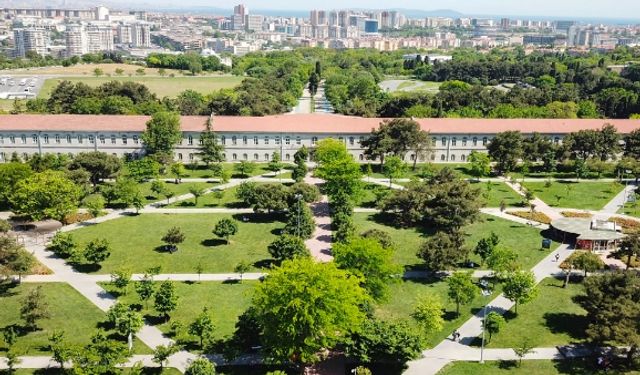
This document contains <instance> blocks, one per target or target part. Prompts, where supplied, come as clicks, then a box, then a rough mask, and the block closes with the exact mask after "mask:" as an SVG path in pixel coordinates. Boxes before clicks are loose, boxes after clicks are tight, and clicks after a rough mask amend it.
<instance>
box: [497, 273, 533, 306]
mask: <svg viewBox="0 0 640 375" xmlns="http://www.w3.org/2000/svg"><path fill="white" fill-rule="evenodd" d="M502 292H503V293H504V296H505V297H506V298H507V299H508V300H511V301H513V302H514V303H515V304H516V306H515V313H516V314H518V305H522V304H525V303H527V302H529V301H531V300H532V299H534V298H535V297H536V296H537V295H538V289H537V288H536V278H535V276H534V274H533V273H532V272H530V271H516V272H512V273H510V274H508V275H507V277H506V279H505V280H504V285H503V288H502Z"/></svg>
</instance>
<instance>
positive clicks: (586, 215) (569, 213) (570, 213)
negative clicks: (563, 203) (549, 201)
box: [560, 211, 593, 219]
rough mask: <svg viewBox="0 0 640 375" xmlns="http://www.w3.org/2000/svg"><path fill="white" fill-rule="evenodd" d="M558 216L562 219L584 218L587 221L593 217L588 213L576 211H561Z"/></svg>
mask: <svg viewBox="0 0 640 375" xmlns="http://www.w3.org/2000/svg"><path fill="white" fill-rule="evenodd" d="M560 214H561V215H562V216H564V217H577V218H584V219H589V218H591V217H593V214H590V213H588V212H578V211H562V212H560Z"/></svg>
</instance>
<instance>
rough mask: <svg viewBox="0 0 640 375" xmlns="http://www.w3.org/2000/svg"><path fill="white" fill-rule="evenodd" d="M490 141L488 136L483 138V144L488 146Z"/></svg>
mask: <svg viewBox="0 0 640 375" xmlns="http://www.w3.org/2000/svg"><path fill="white" fill-rule="evenodd" d="M488 142H489V139H488V138H487V137H484V138H482V145H483V146H486V145H487V143H488Z"/></svg>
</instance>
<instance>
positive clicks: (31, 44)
mask: <svg viewBox="0 0 640 375" xmlns="http://www.w3.org/2000/svg"><path fill="white" fill-rule="evenodd" d="M47 34H48V32H47V31H46V30H45V29H41V28H28V29H14V30H13V40H14V43H15V48H14V54H15V56H16V57H25V56H26V54H27V52H35V53H37V54H38V55H41V56H44V55H46V54H47V39H48V35H47Z"/></svg>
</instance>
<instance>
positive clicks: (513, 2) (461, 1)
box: [133, 0, 640, 18]
mask: <svg viewBox="0 0 640 375" xmlns="http://www.w3.org/2000/svg"><path fill="white" fill-rule="evenodd" d="M133 2H138V1H135V0H134V1H133ZM159 2H165V1H162V0H160V1H159ZM235 2H236V1H234V0H231V1H229V0H182V1H181V2H180V4H181V5H183V6H189V5H204V6H212V7H223V8H230V7H231V4H233V3H235ZM244 3H245V4H247V6H248V7H250V8H251V7H253V8H259V9H265V8H268V9H291V10H304V9H311V8H314V7H318V8H323V9H329V8H348V7H351V8H391V7H393V8H411V9H421V10H434V9H452V10H457V11H459V12H462V13H468V14H507V15H546V16H574V17H615V18H640V0H615V1H612V0H536V1H531V0H429V1H425V0H395V1H390V0H366V1H363V0H350V1H345V0H323V1H302V2H301V1H299V0H269V1H264V0H244ZM174 5H175V3H174Z"/></svg>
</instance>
